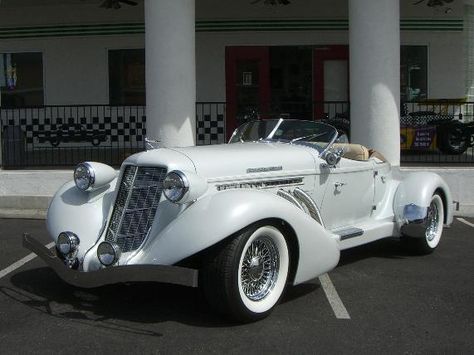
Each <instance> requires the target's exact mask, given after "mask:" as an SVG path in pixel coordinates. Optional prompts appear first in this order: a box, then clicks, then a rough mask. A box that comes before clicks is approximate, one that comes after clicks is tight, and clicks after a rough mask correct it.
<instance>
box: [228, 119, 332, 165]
mask: <svg viewBox="0 0 474 355" xmlns="http://www.w3.org/2000/svg"><path fill="white" fill-rule="evenodd" d="M270 121H276V124H275V127H274V128H273V129H272V130H271V131H270V133H269V134H268V135H267V136H266V137H261V138H259V139H258V140H253V141H251V140H248V141H244V140H242V138H241V137H239V138H238V140H236V137H237V134H238V133H239V132H240V131H242V130H243V129H245V128H247V126H248V125H251V124H255V123H259V122H270ZM288 121H292V122H305V123H308V122H310V123H312V124H317V125H322V126H327V127H329V128H331V129H332V130H333V131H334V134H333V136H332V137H331V138H330V140H329V142H327V144H326V145H325V146H321V145H318V144H317V143H314V142H310V141H306V140H304V139H305V138H309V137H310V136H313V135H307V136H302V137H296V138H293V139H281V138H274V136H275V134H276V132H277V131H278V130H279V128H280V127H281V126H282V124H283V123H284V122H288ZM329 133H330V132H329ZM338 136H339V133H338V130H337V129H336V128H335V127H334V126H332V125H330V124H327V123H323V122H316V121H310V120H297V119H283V118H279V119H267V120H251V121H247V122H245V123H243V124H242V125H240V126H239V127H238V128H237V129H236V130H234V132H233V133H232V136H231V137H230V139H229V141H228V144H233V143H239V141H240V143H260V142H262V143H283V144H291V145H303V146H306V147H310V148H313V149H315V150H316V151H318V153H319V156H322V155H323V154H324V153H326V152H327V151H328V150H329V149H331V147H332V145H333V144H334V143H335V142H336V140H337V138H338Z"/></svg>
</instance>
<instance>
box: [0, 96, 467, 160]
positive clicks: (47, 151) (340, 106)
mask: <svg viewBox="0 0 474 355" xmlns="http://www.w3.org/2000/svg"><path fill="white" fill-rule="evenodd" d="M298 105H301V103H291V105H290V103H284V105H280V106H278V105H275V104H272V105H269V106H268V107H270V110H271V112H258V110H256V109H252V110H250V109H249V110H248V112H249V113H248V114H247V113H245V112H244V114H240V115H237V117H236V120H235V121H236V123H242V122H243V121H245V120H249V119H255V118H258V117H260V118H267V117H276V116H282V117H287V118H299V119H301V118H307V119H316V120H319V119H322V120H323V121H324V122H328V123H330V124H333V125H335V126H336V127H337V128H338V129H340V130H343V131H346V132H347V133H350V122H351V119H350V106H349V103H348V102H313V103H304V108H305V111H304V115H303V116H304V117H300V116H301V114H300V115H298V114H296V113H295V112H296V111H298V110H299V106H298ZM295 110H296V111H295ZM226 111H227V104H226V103H225V102H200V103H197V104H196V143H197V144H198V145H207V144H218V143H224V142H225V141H226V122H227V117H226ZM298 112H300V113H301V112H302V111H301V110H299V111H298ZM400 113H401V117H400V141H401V161H402V164H403V165H424V164H428V165H435V166H440V165H474V152H473V147H472V145H473V137H474V103H456V102H449V101H445V102H440V101H437V102H410V103H405V104H403V105H401V110H400ZM306 116H309V117H306ZM145 127H146V116H145V107H144V106H108V105H80V106H44V107H22V108H11V109H0V132H1V133H2V142H1V151H2V152H1V154H2V166H3V167H4V168H35V167H43V168H45V167H65V166H68V167H70V166H74V165H75V164H77V163H78V162H80V161H85V160H95V161H102V162H105V163H107V164H110V165H113V166H119V165H120V164H121V162H122V161H123V160H124V159H125V158H126V157H128V156H130V155H131V154H134V153H136V152H138V151H141V150H143V149H144V147H145V144H144V143H145V136H146V129H145Z"/></svg>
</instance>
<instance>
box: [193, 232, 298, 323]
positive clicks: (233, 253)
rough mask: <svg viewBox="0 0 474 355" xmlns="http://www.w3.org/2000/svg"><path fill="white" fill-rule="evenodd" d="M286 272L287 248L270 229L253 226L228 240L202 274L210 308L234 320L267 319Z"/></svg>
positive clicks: (275, 302) (279, 235) (277, 296)
mask: <svg viewBox="0 0 474 355" xmlns="http://www.w3.org/2000/svg"><path fill="white" fill-rule="evenodd" d="M288 271H289V250H288V244H287V242H286V239H285V237H284V235H283V234H282V233H281V231H280V230H279V229H278V228H276V227H275V226H273V225H262V224H254V225H252V226H249V227H247V228H246V229H245V230H244V231H243V232H242V233H240V234H239V235H237V236H236V237H235V238H232V239H231V240H229V241H228V242H227V243H226V244H225V245H224V246H223V247H222V248H221V249H220V250H219V251H218V252H217V253H216V254H215V255H214V256H213V257H212V258H211V260H210V261H209V263H208V265H206V266H205V267H204V268H203V270H202V279H201V280H202V285H203V288H204V293H205V295H206V298H207V299H208V301H209V303H210V304H211V306H212V307H214V308H215V309H216V310H217V311H219V312H220V313H223V314H225V315H227V316H228V317H230V318H232V319H233V320H237V321H240V322H249V321H255V320H258V319H262V318H264V317H266V316H267V315H268V314H269V313H270V312H271V311H272V309H273V308H274V307H275V305H276V304H277V303H278V301H279V300H280V298H281V296H282V294H283V291H284V289H285V286H286V281H287V278H288Z"/></svg>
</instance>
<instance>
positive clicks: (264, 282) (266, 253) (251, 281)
mask: <svg viewBox="0 0 474 355" xmlns="http://www.w3.org/2000/svg"><path fill="white" fill-rule="evenodd" d="M279 268H280V262H279V255H278V250H277V248H276V246H275V243H273V241H272V240H271V239H269V238H268V237H266V236H262V237H259V238H258V239H256V240H254V241H253V242H252V244H250V246H249V248H248V249H247V250H246V251H245V254H244V258H243V262H242V265H241V270H242V271H241V283H242V289H243V291H244V293H245V295H246V296H247V297H248V298H249V299H250V300H252V301H258V300H261V299H262V298H264V297H265V296H266V295H267V294H268V293H269V292H270V291H271V290H272V289H273V286H274V285H275V281H276V279H277V278H278V271H279Z"/></svg>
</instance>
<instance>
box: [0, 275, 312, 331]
mask: <svg viewBox="0 0 474 355" xmlns="http://www.w3.org/2000/svg"><path fill="white" fill-rule="evenodd" d="M10 281H11V283H12V285H13V286H14V287H2V286H0V293H1V294H3V295H5V296H7V297H8V298H10V299H12V300H14V301H16V302H20V303H22V304H23V305H25V306H27V307H29V308H32V309H34V310H36V311H39V312H42V313H45V314H48V315H49V316H52V317H57V318H63V319H70V320H76V321H79V322H82V323H84V324H88V325H89V326H93V327H98V328H106V329H109V330H110V329H111V330H116V331H119V332H127V333H132V334H140V335H149V336H162V334H161V333H157V332H155V331H153V329H154V328H152V327H149V328H148V327H146V325H147V324H156V323H161V322H167V321H175V322H179V323H183V324H187V325H192V326H199V327H209V328H219V327H232V326H236V325H237V324H235V323H232V322H230V321H228V320H226V319H225V318H224V317H222V316H220V315H218V314H216V313H215V312H213V310H212V309H211V308H210V307H209V306H208V304H207V302H206V300H205V299H204V296H203V295H202V293H201V292H200V290H199V289H194V288H189V287H183V286H176V285H168V284H159V283H148V282H147V283H145V282H144V283H129V284H117V285H110V286H103V287H99V288H94V289H81V288H76V287H74V286H71V285H68V284H66V283H64V282H63V281H62V280H61V279H59V277H58V276H57V275H56V274H55V273H54V271H53V270H51V269H50V268H48V267H41V268H37V269H30V270H26V271H23V272H19V273H17V274H15V275H13V276H12V277H11V279H10ZM319 287H320V286H319V284H314V283H306V284H302V285H298V286H294V287H288V289H287V292H286V293H285V295H284V297H283V299H282V301H281V303H287V302H291V301H292V300H294V299H297V298H300V297H303V296H304V295H306V294H309V293H311V292H313V291H315V290H316V289H318V288H319Z"/></svg>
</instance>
